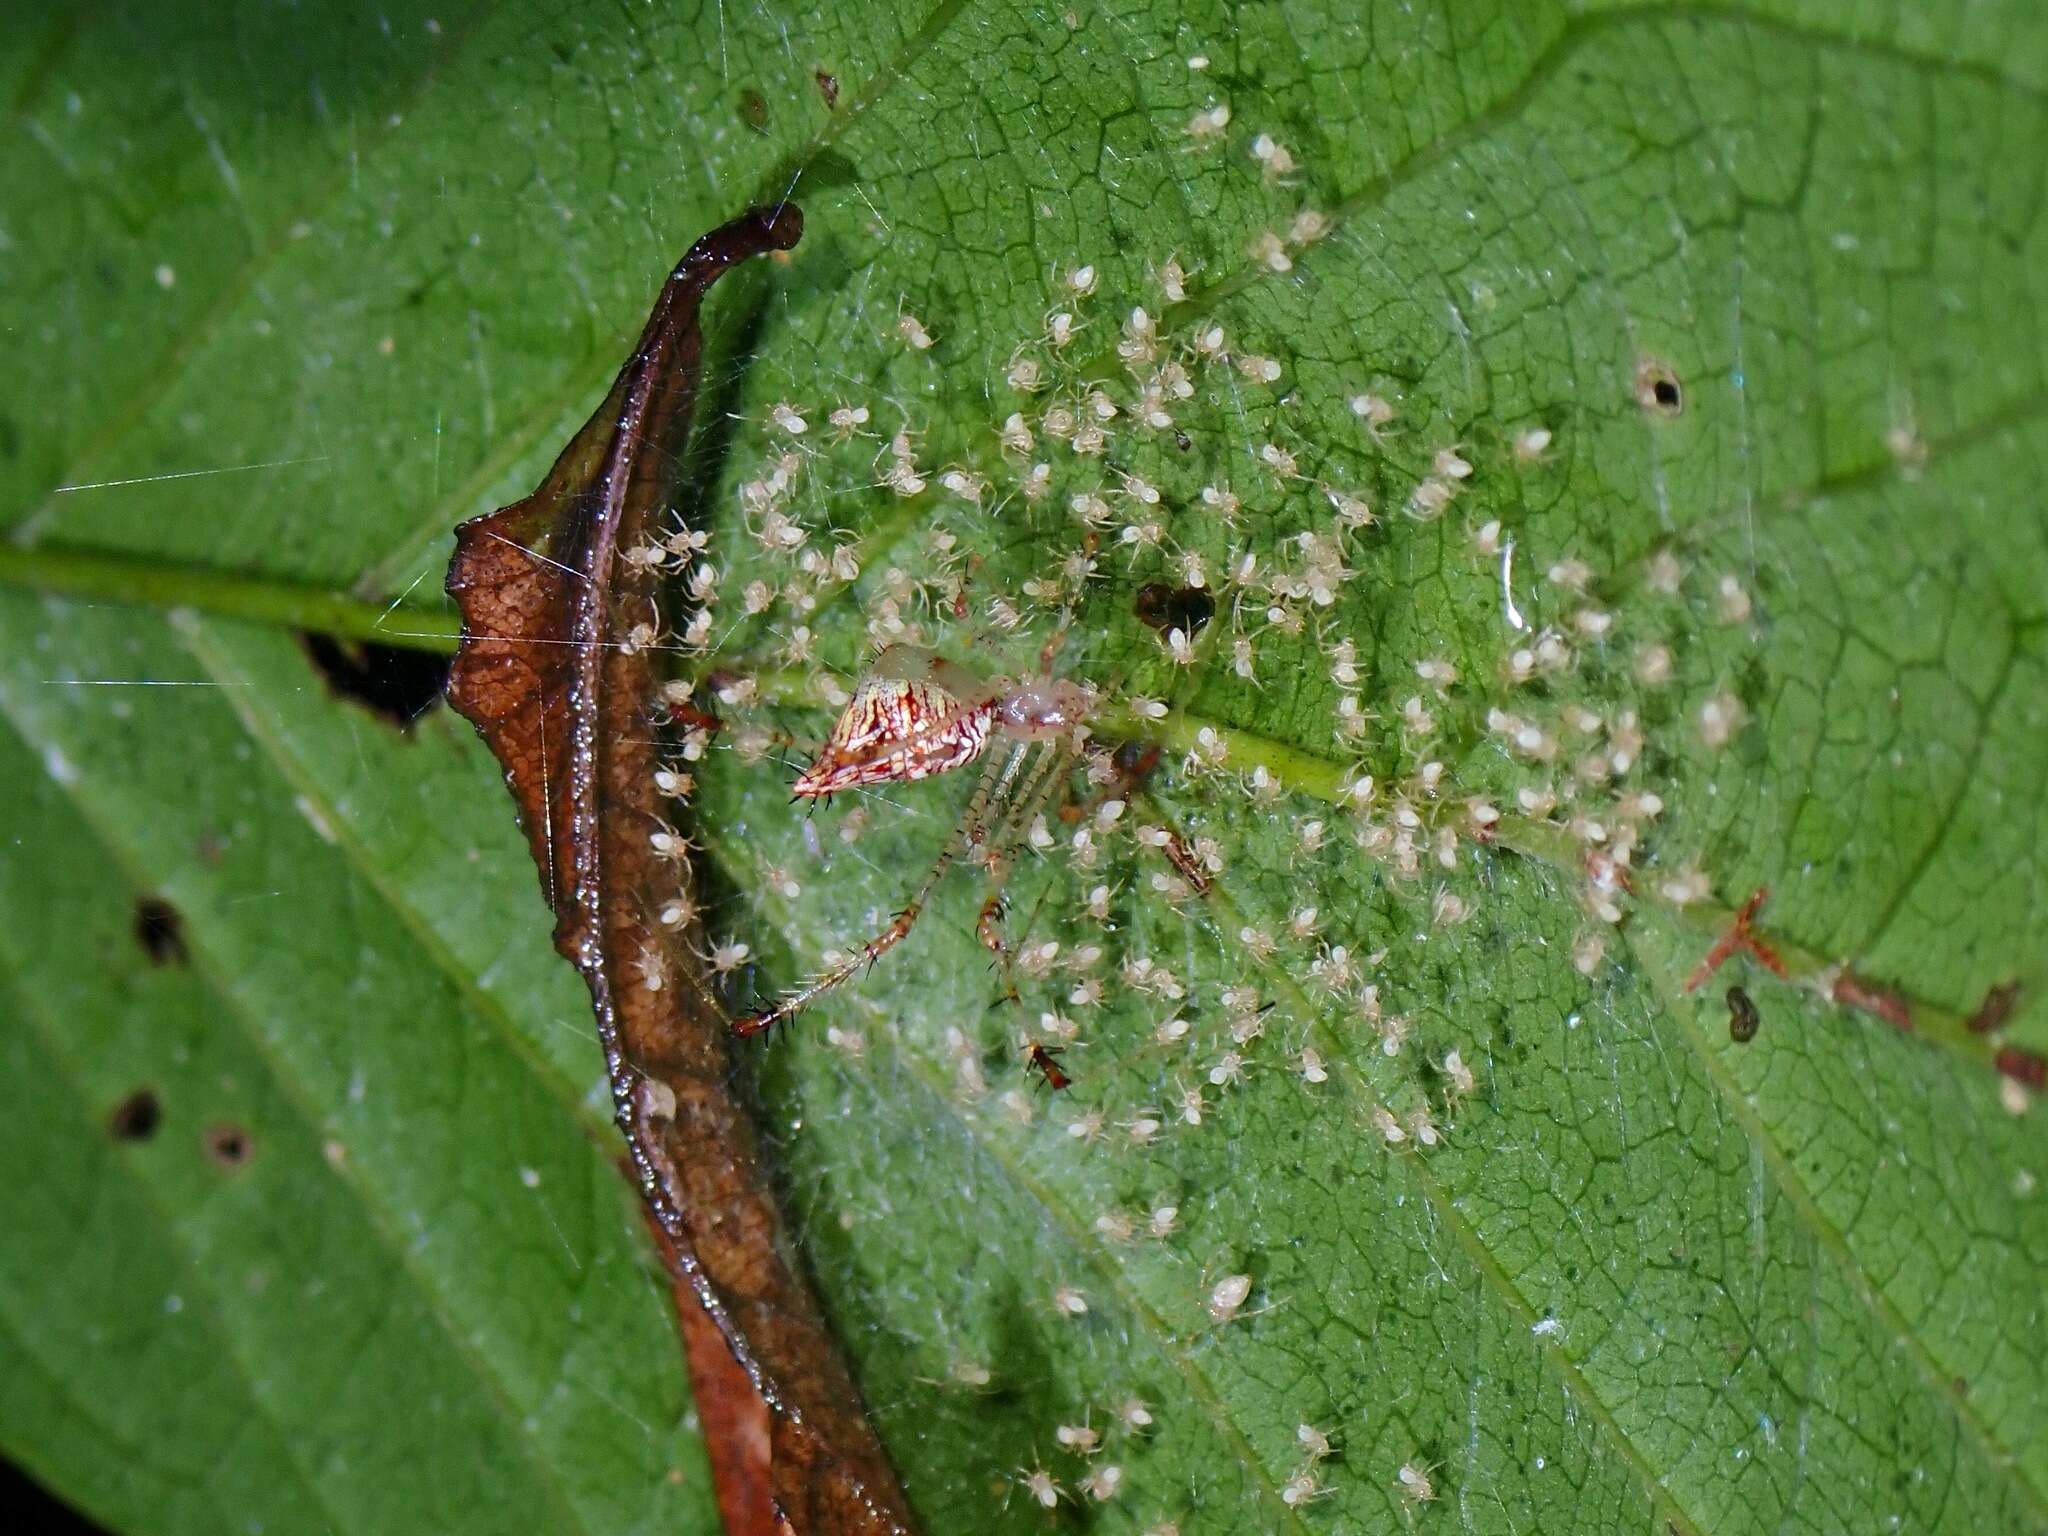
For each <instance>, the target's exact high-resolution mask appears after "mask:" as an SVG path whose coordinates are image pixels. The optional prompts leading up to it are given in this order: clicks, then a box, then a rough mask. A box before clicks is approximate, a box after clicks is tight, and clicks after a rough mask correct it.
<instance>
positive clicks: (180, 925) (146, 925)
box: [135, 896, 186, 965]
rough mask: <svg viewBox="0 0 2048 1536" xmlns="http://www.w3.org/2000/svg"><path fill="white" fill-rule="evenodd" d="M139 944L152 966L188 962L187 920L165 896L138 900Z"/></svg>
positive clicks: (136, 930)
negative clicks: (186, 952) (186, 950)
mask: <svg viewBox="0 0 2048 1536" xmlns="http://www.w3.org/2000/svg"><path fill="white" fill-rule="evenodd" d="M135 942H136V943H138V944H140V945H141V946H142V952H143V953H144V954H145V955H147V956H149V963H150V964H151V965H183V964H184V963H185V959H186V954H185V919H184V918H183V917H181V916H180V915H179V913H178V909H177V908H176V907H174V906H172V905H171V904H170V903H169V902H168V901H165V900H164V899H163V898H162V897H161V896H138V897H136V898H135Z"/></svg>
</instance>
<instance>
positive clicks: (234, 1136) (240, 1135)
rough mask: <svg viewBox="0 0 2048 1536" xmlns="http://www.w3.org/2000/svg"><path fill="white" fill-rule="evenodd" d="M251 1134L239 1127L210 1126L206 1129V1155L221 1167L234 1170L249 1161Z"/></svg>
mask: <svg viewBox="0 0 2048 1536" xmlns="http://www.w3.org/2000/svg"><path fill="white" fill-rule="evenodd" d="M250 1151H251V1147H250V1144H249V1133H248V1132H247V1131H245V1130H243V1129H242V1127H240V1126H239V1125H210V1126H208V1127H207V1128H206V1155H207V1156H208V1157H210V1158H212V1159H213V1161H214V1162H215V1163H216V1164H217V1165H218V1166H220V1167H222V1168H226V1169H229V1170H233V1169H236V1168H240V1167H241V1166H242V1165H243V1164H244V1163H246V1162H248V1161H249V1154H250Z"/></svg>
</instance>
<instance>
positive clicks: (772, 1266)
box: [448, 203, 909, 1533]
mask: <svg viewBox="0 0 2048 1536" xmlns="http://www.w3.org/2000/svg"><path fill="white" fill-rule="evenodd" d="M802 227H803V221H802V218H801V216H800V215H799V213H798V211H797V209H796V208H795V207H794V206H792V205H789V204H786V203H785V204H783V205H781V206H779V207H775V208H759V209H755V210H753V211H751V212H749V213H746V214H744V215H742V216H741V217H739V218H737V219H735V220H733V221H732V222H731V223H729V224H726V225H723V226H721V227H720V228H718V229H716V230H714V231H712V232H711V233H710V234H708V235H706V236H704V237H703V238H702V239H701V240H699V241H698V242H697V243H696V244H695V245H693V246H692V247H691V248H690V250H689V252H688V254H686V255H685V256H684V257H683V260H682V262H681V263H680V264H679V265H678V266H677V267H676V269H675V271H674V272H673V273H672V274H671V275H670V277H669V279H668V281H667V283H665V284H664V285H663V287H662V290H661V295H660V297H659V298H658V299H657V300H656V301H655V305H654V311H653V313H652V314H651V315H650V316H649V317H648V321H647V326H646V329H645V330H644V331H643V332H642V333H641V337H640V341H639V344H638V345H637V346H636V347H635V348H634V349H633V352H632V355H631V356H630V357H629V358H628V359H627V361H626V364H625V366H624V368H622V369H621V370H620V373H619V376H618V379H617V381H616V382H614V383H613V385H612V387H611V391H610V393H608V394H607V395H606V396H605V399H604V403H603V404H602V405H600V406H599V407H598V409H597V411H596V412H595V413H594V414H593V415H592V416H591V418H590V420H589V421H588V422H587V423H585V425H584V426H583V428H582V429H581V430H580V431H579V432H578V433H577V434H576V436H575V437H574V438H572V439H571V440H570V442H569V445H568V446H567V447H566V448H565V449H563V451H562V454H561V456H560V457H559V458H558V459H557V460H556V461H555V464H554V467H553V468H552V469H550V470H549V471H548V474H547V476H546V478H545V479H544V480H543V481H542V482H541V484H540V487H539V488H538V489H537V490H535V491H534V493H533V494H532V495H531V496H528V497H527V498H526V499H525V500H523V501H519V502H515V503H513V504H512V505H511V506H508V507H505V508H502V509H501V510H499V511H497V512H493V513H491V514H490V515H489V516H487V517H480V518H476V519H474V520H472V521H470V522H467V523H465V524H463V525H462V527H461V528H460V529H459V530H458V531H457V539H456V550H455V558H454V560H453V561H452V562H451V563H450V565H449V568H448V591H449V593H450V594H451V595H452V596H453V597H454V598H455V600H456V602H457V603H458V605H459V606H460V608H461V610H462V620H463V639H462V647H461V650H460V652H459V653H458V655H457V657H456V661H455V667H454V671H453V673H452V674H451V677H450V681H449V689H448V697H449V700H450V702H451V703H453V704H454V706H455V707H456V709H458V710H460V711H461V712H462V713H463V714H464V715H465V716H467V717H468V718H469V720H470V721H471V722H472V723H473V724H475V726H476V727H477V730H478V731H479V732H480V733H481V734H482V736H483V738H484V740H485V742H486V743H487V744H488V745H489V746H490V748H491V750H492V752H493V753H495V754H496V755H497V758H498V760H499V762H500V763H502V764H503V765H504V769H505V781H506V783H507V785H509V786H510V788H511V790H512V796H513V800H514V802H515V803H516V804H517V806H518V809H519V815H520V819H521V822H522V824H523V825H524V827H525V829H526V835H527V841H528V842H529V844H530V845H531V847H532V850H533V857H534V862H535V863H536V864H537V865H538V866H539V868H540V874H541V884H542V888H543V889H544V891H545V892H546V894H547V898H548V903H549V905H550V907H552V909H553V910H554V913H555V947H556V948H557V949H558V950H560V951H561V953H562V954H563V955H564V956H565V957H566V958H568V959H569V960H570V961H571V962H572V963H573V964H574V965H575V966H576V967H577V969H578V970H579V971H580V972H581V973H582V975H583V978H584V980H585V982H586V983H587V984H588V985H589V988H590V998H591V1005H592V1008H593V1011H594V1012H595V1015H596V1020H597V1028H598V1034H599V1037H600V1039H601V1040H602V1042H603V1045H604V1052H605V1064H606V1069H607V1072H608V1073H609V1075H610V1079H611V1088H612V1098H613V1103H614V1105H615V1107H616V1111H617V1116H618V1121H619V1124H620V1126H621V1127H622V1128H623V1129H624V1131H625V1133H626V1139H627V1144H628V1147H629V1150H630V1154H631V1157H632V1161H633V1166H634V1169H635V1171H636V1172H637V1174H638V1176H639V1179H640V1184H641V1187H642V1189H643V1190H644V1191H645V1193H646V1196H647V1199H648V1203H649V1207H650V1210H651V1212H652V1214H653V1218H654V1220H655V1222H656V1223H657V1224H658V1226H659V1227H660V1229H661V1231H662V1233H663V1234H664V1235H665V1236H666V1237H667V1238H668V1240H669V1243H670V1245H672V1249H673V1253H672V1258H673V1268H674V1271H675V1273H676V1275H677V1276H678V1279H679V1282H680V1283H682V1284H685V1285H687V1286H688V1287H689V1289H690V1291H691V1292H692V1293H693V1294H694V1295H695V1297H696V1298H697V1300H698V1303H699V1304H700V1305H701V1306H702V1308H703V1310H704V1313H705V1314H706V1315H707V1316H708V1317H709V1318H710V1319H711V1320H712V1322H713V1323H714V1324H715V1325H716V1327H717V1329H718V1331H719V1332H720V1333H721V1334H722V1335H723V1337H724V1339H725V1342H726V1344H727V1345H728V1346H729V1347H730V1349H731V1351H732V1354H733V1358H734V1359H735V1360H736V1361H737V1362H738V1363H739V1365H740V1367H741V1369H742V1370H743V1371H744V1372H745V1373H746V1376H747V1378H748V1380H749V1381H750V1382H751V1383H752V1384H753V1387H754V1390H755V1391H756V1392H758V1393H759V1395H760V1397H761V1399H762V1401H763V1402H765V1403H766V1404H767V1405H768V1408H769V1410H770V1414H771V1431H770V1433H771V1441H772V1464H771V1468H770V1477H771V1481H772V1484H773V1488H774V1496H775V1499H776V1502H777V1505H778V1507H779V1509H780V1512H781V1513H782V1515H783V1516H784V1518H786V1519H787V1520H788V1521H789V1523H790V1524H791V1525H792V1526H794V1528H795V1529H797V1530H799V1531H804V1532H825V1533H837V1532H849V1533H851V1532H884V1531H902V1530H907V1529H908V1528H909V1516H908V1514H907V1512H906V1510H905V1507H904V1504H903V1497H902V1494H901V1492H900V1491H899V1489H898V1487H897V1484H896V1479H895V1475H894V1473H893V1471H892V1470H891V1469H890V1467H889V1464H888V1462H887V1460H886V1458H885V1457H884V1455H883V1453H882V1449H881V1446H880V1444H879V1442H878V1441H877V1440H876V1438H875V1435H874V1432H873V1430H872V1428H871V1427H870V1426H869V1424H868V1422H867V1420H866V1418H865V1417H864V1415H863V1413H862V1411H861V1408H860V1402H859V1396H858V1394H857V1393H856V1391H855V1389H854V1386H853V1383H852V1380H851V1377H850V1376H849V1374H848V1372H847V1370H846V1367H845V1364H844V1362H843V1361H842V1360H841V1359H840V1356H839V1353H838V1350H837V1347H836V1345H835V1343H834V1341H833V1339H832V1336H831V1334H830V1332H829V1330H828V1329H827V1327H826V1325H825V1322H824V1319H823V1317H822V1315H821V1313H820V1311H819V1308H818V1305H817V1302H816V1300H815V1298H814V1297H813V1296H812V1295H811V1293H810V1290H809V1288H808V1287H807V1285H806V1284H805V1283H804V1281H803V1280H802V1278H801V1277H800V1276H799V1275H798V1273H797V1271H796V1268H795V1266H794V1264H793V1263H792V1261H791V1259H790V1257H789V1250H788V1246H787V1243H786V1241H785V1238H784V1234H783V1230H782V1226H781V1221H780V1218H779V1214H778V1212H777V1210H776V1207H775V1203H774V1197H773V1193H772V1189H771V1184H770V1180H769V1177H768V1173H767V1170H766V1168H765V1167H764V1165H763V1163H762V1159H761V1156H760V1150H759V1145H758V1141H757V1139H756V1136H755V1133H754V1127H753V1125H752V1124H751V1122H750V1120H749V1118H748V1116H747V1114H746V1111H745V1108H744V1106H743V1105H742V1104H741V1103H740V1102H739V1100H738V1099H737V1098H736V1096H735V1095H734V1093H733V1092H732V1090H731V1088H730V1087H729V1086H728V1074H729V1061H728V1057H727V1052H728V1020H727V1017H726V1014H725V1012H724V1010H723V1008H722V1007H721V1006H720V1005H719V1004H718V1002H717V1000H716V999H715V998H714V997H713V995H712V993H711V991H710V988H709V987H708V985H707V984H706V976H705V971H704V966H703V962H702V961H701V960H700V959H699V958H698V955H697V949H698V948H700V947H701V942H700V941H701V937H702V936H701V934H700V933H697V932H693V931H692V929H691V927H689V926H687V925H686V926H683V927H681V928H680V929H668V928H664V926H663V925H662V924H661V922H660V921H659V920H658V917H657V914H658V913H659V911H660V909H661V907H662V906H663V905H664V904H665V903H666V902H668V901H670V900H672V899H673V898H674V897H675V896H676V895H677V894H678V889H679V887H680V886H686V885H687V884H688V882H689V880H690V878H691V875H690V870H689V868H688V865H687V862H686V861H682V860H676V859H671V858H665V857H663V856H662V855H660V854H659V853H657V851H656V850H655V849H654V848H653V847H652V846H651V844H650V841H649V839H650V837H651V836H652V835H653V834H654V833H655V832H656V831H658V830H659V829H660V828H661V826H662V816H661V807H660V801H659V798H658V793H657V790H656V788H655V782H654V773H655V767H656V755H657V751H658V748H659V744H660V729H661V723H662V711H661V709H660V707H659V703H658V696H657V690H658V687H659V684H660V677H659V676H658V672H657V661H658V659H659V657H660V655H661V651H660V650H659V648H658V647H649V646H644V645H639V646H636V645H630V644H621V641H622V640H623V639H624V637H625V636H627V635H628V634H629V632H630V631H631V630H632V629H633V627H634V626H635V625H638V624H641V623H648V624H652V625H653V627H654V629H655V630H656V631H657V632H659V631H660V630H661V629H662V627H663V626H662V625H661V623H660V617H659V604H660V600H661V596H662V593H661V590H660V585H661V583H660V577H659V575H658V574H657V573H656V571H655V570H654V569H652V568H650V567H649V566H647V565H645V564H637V563H635V562H632V561H629V560H627V559H625V558H624V556H625V554H626V552H627V551H630V550H633V549H635V548H636V547H639V546H640V545H642V544H644V543H645V542H647V541H648V540H649V539H651V538H654V537H657V536H659V534H660V533H661V531H662V530H661V528H660V526H659V522H660V518H661V516H662V514H663V512H664V510H665V508H666V507H667V504H668V498H669V495H670V493H671V491H672V489H673V486H674V482H675V475H674V468H675V466H676V464H677V463H678V462H679V460H680V456H681V454H682V451H683V448H684V445H685V443H686V441H687V438H688V435H689V431H690V425H691V419H692V417H693V415H694V412H695V407H696V399H697V387H698V373H699V368H700V365H701V360H702V351H703V338H702V333H701V331H700V329H699V324H698V310H699V307H700V305H701V303H702V301H703V298H704V294H705V292H706V290H707V289H709V287H710V286H711V284H712V283H713V282H715V281H716V280H717V279H718V277H719V276H720V275H721V274H722V273H723V272H725V271H726V270H727V269H728V268H729V267H731V266H733V265H735V264H736V263H738V262H740V261H743V260H745V259H746V258H747V257H750V256H755V255H759V254H762V253H764V252H767V251H783V250H788V249H789V248H791V247H792V246H794V245H795V244H796V241H797V238H798V236H799V235H800V234H801V232H802ZM733 1422H741V1421H739V1420H734V1421H733ZM742 1454H743V1453H742Z"/></svg>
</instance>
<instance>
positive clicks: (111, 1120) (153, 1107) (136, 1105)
mask: <svg viewBox="0 0 2048 1536" xmlns="http://www.w3.org/2000/svg"><path fill="white" fill-rule="evenodd" d="M163 1123H164V1104H163V1100H162V1099H160V1098H158V1097H157V1092H156V1090H155V1089H154V1088H138V1089H136V1090H135V1091H134V1092H133V1093H131V1094H129V1095H128V1097H127V1098H125V1099H123V1100H122V1101H121V1102H120V1103H118V1104H116V1105H115V1106H114V1112H113V1113H112V1114H111V1115H109V1116H107V1130H108V1131H109V1132H110V1133H111V1134H112V1136H113V1138H114V1139H115V1140H116V1141H148V1140H149V1139H150V1137H152V1136H154V1135H155V1134H156V1129H157V1127H158V1126H160V1125H162V1124H163Z"/></svg>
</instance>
